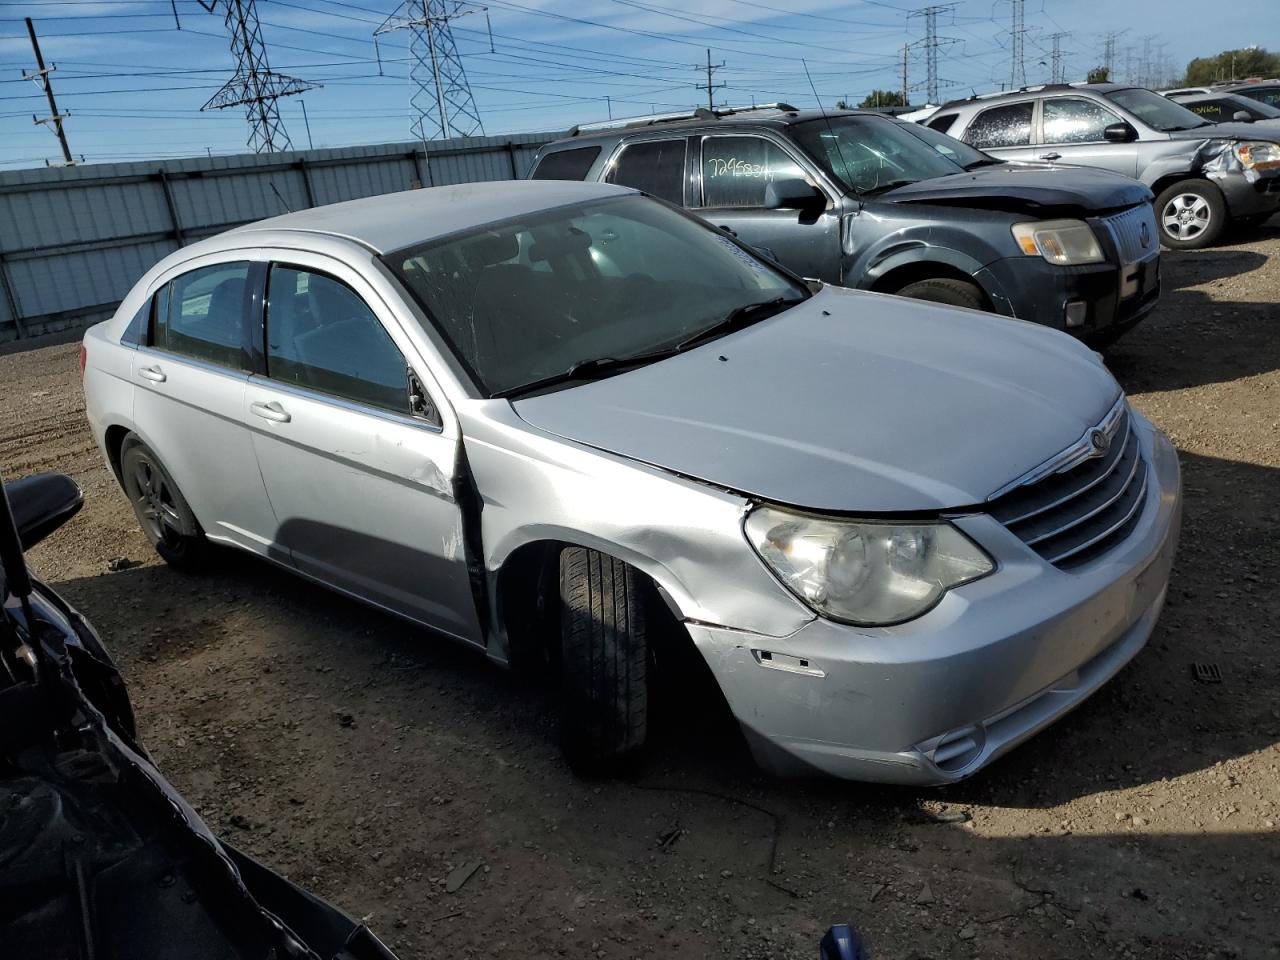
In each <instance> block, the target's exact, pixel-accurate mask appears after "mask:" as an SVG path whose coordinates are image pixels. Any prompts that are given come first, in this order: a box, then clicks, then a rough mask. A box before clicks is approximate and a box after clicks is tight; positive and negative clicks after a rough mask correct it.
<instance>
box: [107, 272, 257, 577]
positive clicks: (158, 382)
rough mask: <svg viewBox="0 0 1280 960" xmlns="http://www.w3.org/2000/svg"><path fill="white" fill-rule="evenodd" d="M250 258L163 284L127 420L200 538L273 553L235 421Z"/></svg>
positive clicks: (250, 289)
mask: <svg viewBox="0 0 1280 960" xmlns="http://www.w3.org/2000/svg"><path fill="white" fill-rule="evenodd" d="M256 256H257V252H256V251H253V250H243V251H238V252H235V253H232V254H222V255H217V256H211V257H203V258H200V259H198V260H194V261H191V262H190V263H187V264H184V265H183V266H182V267H180V268H178V269H176V270H175V271H174V272H173V273H172V274H171V275H169V276H168V277H166V278H165V281H166V282H165V283H164V284H163V285H162V286H161V287H160V288H158V289H157V291H156V293H155V295H154V297H153V298H152V303H153V307H152V311H151V317H150V322H149V330H148V331H147V333H146V335H145V337H144V342H143V343H141V344H139V346H138V349H137V350H136V351H134V356H133V369H132V378H133V382H134V386H135V390H134V413H133V417H134V423H135V424H136V427H137V431H138V433H139V435H140V436H141V438H142V440H143V441H144V442H145V443H146V444H147V446H149V447H151V449H152V450H153V451H154V452H155V454H156V456H158V457H159V458H160V461H161V463H163V464H164V466H165V468H166V469H167V470H168V471H169V473H170V474H171V475H172V476H173V479H174V481H175V482H176V483H177V484H178V488H179V489H180V490H181V491H182V493H183V495H184V496H185V497H186V499H187V502H188V503H189V504H190V505H191V509H192V512H193V513H195V515H196V519H197V520H199V521H200V525H201V526H202V527H203V528H204V531H205V534H206V535H207V536H208V537H209V538H210V539H212V540H216V541H222V542H225V543H233V544H238V545H239V546H242V547H246V548H248V549H249V550H252V551H254V552H255V553H259V554H263V555H271V554H272V552H273V551H272V546H273V542H274V536H275V529H276V519H275V515H274V514H273V513H272V510H271V504H270V502H269V501H268V499H267V494H266V489H265V487H264V486H263V483H262V476H261V475H260V474H259V473H258V463H257V459H256V458H255V456H254V451H253V442H252V441H251V440H250V438H249V433H248V431H247V430H246V429H245V424H244V416H243V413H244V392H245V385H246V383H247V382H248V379H249V373H250V371H251V370H252V369H253V364H254V356H253V343H252V339H251V335H250V322H249V321H250V317H251V316H252V315H253V313H254V312H255V310H256V304H255V297H256V296H257V295H258V294H257V292H256V291H257V284H256V280H257V278H258V275H259V271H261V269H262V267H261V264H260V263H256V262H255V259H256ZM228 257H233V258H235V259H228Z"/></svg>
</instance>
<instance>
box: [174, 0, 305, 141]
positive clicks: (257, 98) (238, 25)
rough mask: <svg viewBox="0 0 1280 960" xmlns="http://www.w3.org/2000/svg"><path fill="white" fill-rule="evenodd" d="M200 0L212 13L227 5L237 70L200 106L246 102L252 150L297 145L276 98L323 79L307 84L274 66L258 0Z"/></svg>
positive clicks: (225, 18) (226, 21)
mask: <svg viewBox="0 0 1280 960" xmlns="http://www.w3.org/2000/svg"><path fill="white" fill-rule="evenodd" d="M198 2H199V4H200V6H202V7H204V9H205V10H206V11H208V12H209V13H216V12H217V9H218V5H219V4H221V5H222V7H223V9H224V10H225V13H224V14H223V18H222V20H223V23H224V24H225V25H226V28H227V30H228V31H229V32H230V34H231V53H232V55H233V56H234V57H235V58H236V72H235V75H234V76H232V78H231V79H230V80H228V81H227V82H226V83H225V84H223V87H222V89H221V90H219V91H218V92H217V93H215V94H214V95H213V96H212V97H210V98H209V102H208V103H206V104H205V105H204V106H203V107H201V108H200V109H201V110H223V109H225V108H227V107H239V106H243V107H245V116H246V118H247V119H248V121H249V140H248V144H249V149H250V150H252V151H253V152H254V153H275V152H276V151H279V150H292V149H293V143H292V142H291V141H290V140H289V134H288V132H287V131H286V130H285V128H284V121H283V120H282V119H280V108H279V107H278V106H277V105H276V101H277V100H279V99H280V98H281V97H291V96H293V95H294V94H298V93H302V92H303V91H305V90H313V89H315V88H316V87H317V86H319V84H315V83H307V82H306V81H305V80H299V79H298V78H296V77H289V76H285V75H284V74H283V73H276V72H275V71H274V70H272V69H271V66H270V64H268V63H267V45H266V44H265V43H264V42H263V40H262V28H261V27H260V26H259V25H258V8H257V4H256V2H255V0H198Z"/></svg>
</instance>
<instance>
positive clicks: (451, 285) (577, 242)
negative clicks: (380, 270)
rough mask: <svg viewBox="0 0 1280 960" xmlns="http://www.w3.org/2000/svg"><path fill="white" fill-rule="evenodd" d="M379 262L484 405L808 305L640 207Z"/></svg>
mask: <svg viewBox="0 0 1280 960" xmlns="http://www.w3.org/2000/svg"><path fill="white" fill-rule="evenodd" d="M385 260H386V261H387V262H388V264H389V265H390V267H391V269H392V270H393V271H394V272H395V273H396V274H397V276H399V277H400V279H401V280H402V281H403V283H404V285H405V286H406V287H407V288H408V290H409V292H410V293H411V294H412V295H413V297H414V298H415V299H416V300H417V301H418V303H419V304H420V305H421V306H422V308H423V310H424V311H425V312H426V313H427V315H428V316H429V317H430V318H431V320H432V322H433V324H434V325H435V327H436V329H437V330H438V331H439V333H440V335H441V336H442V337H444V339H445V340H446V341H447V343H448V344H449V346H450V347H451V348H452V351H453V354H454V356H455V357H456V358H457V359H458V361H459V362H460V363H461V364H462V365H463V366H464V367H465V368H466V369H467V371H468V373H469V374H470V375H471V377H472V379H473V380H474V381H475V382H476V384H477V385H478V386H479V387H480V388H481V390H483V391H484V392H485V393H486V394H487V395H488V396H498V395H510V394H513V393H517V392H519V391H520V390H521V389H522V388H525V387H531V386H532V385H534V384H541V383H542V381H548V380H551V379H556V380H570V379H577V378H583V379H585V378H587V377H588V376H592V375H599V373H602V372H604V371H606V370H607V371H611V372H612V371H616V370H618V369H624V368H625V366H626V365H627V364H629V363H630V364H631V365H638V364H640V363H644V362H649V361H652V360H656V359H658V357H659V355H662V354H667V353H672V352H675V351H677V350H679V349H682V348H687V347H688V346H692V345H694V343H695V342H700V341H701V340H702V339H709V338H710V337H711V336H713V335H714V334H715V333H720V332H725V333H727V332H729V331H730V330H731V329H736V328H737V327H740V326H745V325H746V324H747V323H748V322H751V321H753V320H759V319H763V318H764V317H765V316H767V315H769V313H770V312H773V313H776V312H778V310H781V309H785V308H786V307H787V306H788V305H790V304H791V303H793V302H798V301H800V300H803V299H805V298H806V297H807V296H808V295H809V291H808V290H807V288H805V287H804V286H803V285H801V284H799V283H796V282H795V281H793V280H792V279H790V277H788V276H787V275H786V274H784V273H782V272H781V271H780V270H778V269H776V268H774V267H772V266H770V265H768V264H767V263H765V262H764V261H763V260H760V259H758V258H756V257H754V256H752V255H751V254H750V253H748V252H747V251H746V250H744V249H743V248H742V247H740V246H739V245H738V244H737V243H735V242H734V241H733V240H731V239H730V238H729V237H727V236H725V235H724V234H723V233H721V232H720V231H717V230H714V229H712V228H710V227H708V226H706V225H705V224H703V223H702V222H701V221H699V220H696V219H694V218H693V217H691V216H689V215H687V214H684V213H681V212H679V211H676V210H674V209H672V208H670V207H668V206H666V205H665V204H662V203H658V202H656V201H653V200H650V199H647V198H644V197H637V196H628V197H620V198H617V199H612V198H611V199H608V200H600V201H593V202H590V203H584V204H580V205H575V206H569V207H560V208H558V209H555V210H547V211H541V212H539V213H536V214H533V215H530V216H527V217H521V218H519V219H515V220H510V221H506V222H502V223H498V224H496V225H491V226H488V227H485V228H483V229H479V230H472V231H469V232H467V233H463V234H455V235H453V236H451V237H449V238H448V239H446V240H439V241H434V242H432V243H428V244H425V245H422V246H417V247H411V248H408V249H405V250H400V251H397V252H395V253H392V254H388V255H387V256H386V258H385ZM756 305H761V306H760V308H758V309H745V310H744V308H755V306H756ZM704 333H705V334H706V337H702V336H700V335H702V334H704Z"/></svg>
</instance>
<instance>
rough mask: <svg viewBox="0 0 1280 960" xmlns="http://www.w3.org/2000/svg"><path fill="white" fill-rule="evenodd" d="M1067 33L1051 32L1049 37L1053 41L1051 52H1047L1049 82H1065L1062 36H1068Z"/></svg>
mask: <svg viewBox="0 0 1280 960" xmlns="http://www.w3.org/2000/svg"><path fill="white" fill-rule="evenodd" d="M1069 36H1071V34H1069V33H1065V32H1063V33H1051V34H1049V39H1050V40H1052V41H1053V52H1052V53H1050V54H1049V64H1050V67H1049V77H1050V79H1049V82H1050V83H1066V82H1067V72H1066V70H1064V69H1063V68H1062V38H1063V37H1069Z"/></svg>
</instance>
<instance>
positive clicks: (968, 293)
mask: <svg viewBox="0 0 1280 960" xmlns="http://www.w3.org/2000/svg"><path fill="white" fill-rule="evenodd" d="M897 294H898V296H900V297H913V298H914V299H916V300H929V301H932V302H933V303H945V304H949V305H950V306H953V307H968V308H969V309H970V310H986V309H987V300H986V297H984V296H983V295H982V291H981V290H979V289H978V288H977V286H975V285H974V284H972V283H969V282H967V281H965V280H952V279H950V278H949V277H934V278H932V279H930V280H917V281H916V282H915V283H908V284H907V285H906V286H905V287H903V288H902V289H901V290H898V291H897Z"/></svg>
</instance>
